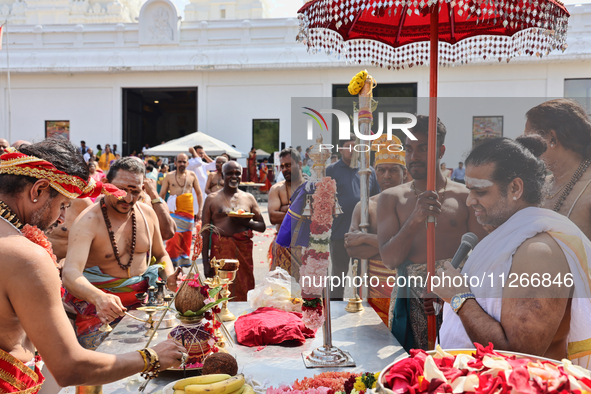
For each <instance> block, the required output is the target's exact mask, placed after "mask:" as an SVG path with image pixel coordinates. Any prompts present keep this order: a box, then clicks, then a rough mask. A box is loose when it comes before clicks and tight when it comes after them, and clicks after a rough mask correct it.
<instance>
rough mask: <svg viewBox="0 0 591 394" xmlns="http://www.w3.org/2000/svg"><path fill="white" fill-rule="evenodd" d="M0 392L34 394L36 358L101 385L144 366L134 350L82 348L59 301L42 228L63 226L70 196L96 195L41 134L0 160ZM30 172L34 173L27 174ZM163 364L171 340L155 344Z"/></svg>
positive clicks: (59, 374) (171, 354) (72, 154)
mask: <svg viewBox="0 0 591 394" xmlns="http://www.w3.org/2000/svg"><path fill="white" fill-rule="evenodd" d="M0 160H1V165H0V217H2V219H0V249H1V250H2V259H0V270H1V272H2V275H1V276H0V289H2V290H1V291H0V333H2V334H1V335H0V359H2V360H3V362H2V363H0V391H2V392H27V393H37V392H38V390H39V389H40V388H41V385H42V384H43V381H44V377H43V375H42V374H41V372H40V363H39V360H40V359H39V357H36V356H35V350H37V351H38V352H39V355H40V356H41V357H43V361H44V362H45V365H46V366H47V367H48V369H49V371H50V372H51V374H52V375H53V377H54V378H55V379H56V380H57V383H58V384H59V385H60V386H78V385H101V384H106V383H109V382H112V381H116V380H119V379H123V378H124V377H126V376H129V375H133V374H136V373H138V372H141V371H142V370H144V369H145V368H146V367H145V363H144V360H143V357H142V355H141V354H140V353H138V352H133V353H126V354H120V355H111V354H109V355H107V354H103V353H98V352H91V351H89V350H85V349H83V348H82V347H81V346H80V345H79V344H78V341H77V340H76V336H75V335H74V331H73V330H72V329H71V328H70V324H69V322H68V318H67V316H66V313H65V312H64V308H63V307H62V301H61V299H60V279H59V275H58V271H57V269H56V266H55V264H54V263H55V261H54V260H53V259H52V257H51V250H50V248H48V242H47V241H46V240H45V237H44V235H43V233H42V232H41V231H43V230H46V229H47V228H49V227H50V226H52V225H53V223H55V222H56V221H57V223H58V225H61V224H63V222H64V216H65V215H66V210H67V207H68V206H69V204H70V202H71V201H72V199H74V198H77V197H84V196H87V195H92V196H94V195H96V194H100V193H101V189H102V186H103V185H101V184H98V185H96V186H98V187H94V186H93V185H89V184H88V181H89V174H88V167H87V166H86V163H85V162H84V159H83V158H82V155H81V154H80V152H79V150H78V149H77V148H76V147H75V146H74V145H72V144H71V143H70V142H69V141H66V140H61V139H60V140H57V139H47V140H44V141H42V142H39V143H36V144H33V145H27V146H21V148H20V153H18V152H10V153H8V152H7V153H5V154H4V155H2V156H1V157H0ZM32 170H33V171H32ZM154 350H155V353H156V355H157V357H158V358H159V361H160V365H161V368H162V369H165V368H169V367H171V366H178V365H180V361H181V358H182V354H183V349H182V347H181V346H178V345H177V344H175V343H174V342H173V341H169V340H167V341H164V342H162V343H160V344H158V345H156V346H155V347H154Z"/></svg>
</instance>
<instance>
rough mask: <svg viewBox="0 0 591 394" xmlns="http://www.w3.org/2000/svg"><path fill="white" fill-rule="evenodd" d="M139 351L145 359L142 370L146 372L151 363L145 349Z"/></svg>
mask: <svg viewBox="0 0 591 394" xmlns="http://www.w3.org/2000/svg"><path fill="white" fill-rule="evenodd" d="M137 352H138V353H139V354H141V355H142V358H143V359H144V369H142V372H146V371H147V370H148V366H149V363H148V358H147V357H146V354H145V353H144V349H142V350H138V351H137Z"/></svg>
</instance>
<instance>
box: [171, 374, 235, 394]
mask: <svg viewBox="0 0 591 394" xmlns="http://www.w3.org/2000/svg"><path fill="white" fill-rule="evenodd" d="M230 378H231V376H230V375H228V374H225V373H216V374H211V375H203V376H193V377H192V378H186V379H181V380H179V381H178V382H176V383H175V384H174V389H175V390H184V389H185V387H187V386H188V385H190V384H210V383H217V382H221V381H223V380H226V379H230ZM175 394H182V393H175Z"/></svg>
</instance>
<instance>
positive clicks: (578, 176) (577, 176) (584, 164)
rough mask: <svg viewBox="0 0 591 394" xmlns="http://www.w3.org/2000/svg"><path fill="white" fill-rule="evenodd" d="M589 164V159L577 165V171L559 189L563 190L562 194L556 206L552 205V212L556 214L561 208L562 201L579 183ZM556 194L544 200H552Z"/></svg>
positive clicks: (590, 161) (590, 160) (590, 162)
mask: <svg viewBox="0 0 591 394" xmlns="http://www.w3.org/2000/svg"><path fill="white" fill-rule="evenodd" d="M589 164H591V159H587V160H583V161H582V162H581V164H580V165H579V168H577V171H575V173H574V174H573V177H572V178H571V179H570V181H568V183H567V184H566V185H564V186H563V187H562V188H561V189H560V190H563V189H564V190H563V191H562V194H561V195H560V197H558V200H557V201H556V204H554V208H553V209H552V210H553V211H554V212H558V210H560V207H562V204H563V203H564V200H566V198H567V197H568V195H569V194H570V192H571V191H572V190H573V187H574V186H575V185H576V183H577V182H578V181H579V179H581V177H582V176H583V174H584V173H585V171H587V168H588V167H589ZM560 190H559V191H560ZM557 193H558V192H556V193H554V195H553V196H546V198H547V199H550V198H553V197H554V196H556V194H557Z"/></svg>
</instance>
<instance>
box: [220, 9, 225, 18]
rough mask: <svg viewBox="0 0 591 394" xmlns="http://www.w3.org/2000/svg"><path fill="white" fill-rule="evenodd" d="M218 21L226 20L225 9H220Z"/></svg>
mask: <svg viewBox="0 0 591 394" xmlns="http://www.w3.org/2000/svg"><path fill="white" fill-rule="evenodd" d="M220 19H226V9H225V8H221V9H220Z"/></svg>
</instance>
